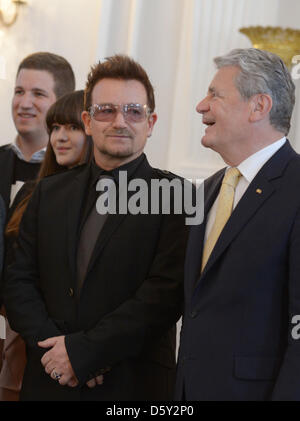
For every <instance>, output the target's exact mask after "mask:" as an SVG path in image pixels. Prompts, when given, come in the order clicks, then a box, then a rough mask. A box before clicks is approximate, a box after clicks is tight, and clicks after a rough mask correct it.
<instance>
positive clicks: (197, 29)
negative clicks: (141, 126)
mask: <svg viewBox="0 0 300 421" xmlns="http://www.w3.org/2000/svg"><path fill="white" fill-rule="evenodd" d="M28 3H29V5H28V6H26V7H24V8H23V9H22V12H21V14H20V16H19V18H18V21H17V23H16V24H15V25H14V26H13V27H11V28H9V29H7V30H5V34H4V37H3V39H2V42H1V37H0V56H3V57H4V58H5V60H6V76H7V77H6V80H1V79H0V98H1V99H0V116H1V125H0V143H2V144H4V143H7V142H10V141H12V139H13V138H14V136H15V130H14V127H13V123H12V121H11V115H10V102H11V96H12V91H13V85H14V77H15V71H16V68H17V65H18V63H19V62H20V60H21V59H22V58H23V57H24V56H26V55H27V54H29V53H32V52H35V51H51V52H55V53H58V54H61V55H63V56H64V57H66V58H67V59H68V60H69V61H70V62H71V64H72V65H73V68H74V70H75V74H76V78H77V88H78V89H81V88H83V87H84V81H85V78H86V75H87V73H88V70H89V67H90V65H91V64H93V63H94V62H95V61H96V60H98V59H102V58H103V57H106V56H108V55H112V54H114V53H127V54H130V55H132V56H133V57H134V58H135V59H137V60H138V61H139V62H140V63H141V64H142V65H143V66H144V67H145V68H146V70H147V72H148V74H149V75H150V78H151V80H152V82H153V85H154V87H155V90H156V100H157V112H158V115H159V119H158V123H157V125H156V128H155V131H154V135H153V136H152V138H151V139H149V141H148V145H147V147H146V152H147V155H148V157H149V159H150V161H151V163H152V164H153V165H154V166H158V167H163V168H167V169H171V170H172V171H175V172H178V173H180V174H182V175H184V176H187V177H194V178H195V177H200V178H201V177H206V176H208V175H210V174H212V173H213V172H214V171H216V170H217V169H218V168H220V167H222V166H223V163H222V160H221V159H220V158H219V157H218V155H217V154H215V153H214V152H212V151H210V150H207V149H205V148H203V147H202V146H201V142H200V140H201V136H202V134H203V131H204V130H203V127H202V123H201V117H200V116H199V115H198V114H197V113H196V111H195V106H196V104H197V102H198V101H199V100H200V99H201V98H202V97H203V96H204V95H205V93H206V90H207V86H208V84H209V82H210V80H211V78H212V77H213V74H214V67H213V62H212V59H213V57H215V56H216V55H220V54H223V53H226V52H228V51H229V50H230V49H232V48H238V47H241V48H243V47H249V46H251V44H250V41H249V40H248V39H247V38H246V37H245V36H244V35H242V34H240V33H239V32H238V29H239V28H240V27H242V26H249V25H264V26H266V25H280V26H284V27H286V26H291V27H295V28H297V27H298V22H297V20H299V19H298V17H299V16H300V2H299V0H285V1H283V0H263V1H262V0H51V1H45V0H28ZM0 29H1V28H0ZM0 77H1V72H0ZM299 84H300V82H299V81H296V85H297V91H299V89H300V88H299ZM298 93H299V95H298V96H299V97H300V92H298ZM298 102H299V101H298ZM299 118H300V107H299V106H298V105H297V107H296V109H295V113H294V118H293V123H294V124H293V129H292V131H291V136H290V138H291V140H292V143H293V144H294V145H295V147H296V149H298V150H299V151H300V123H298V120H299ZM297 123H298V124H297ZM233 124H234V121H233Z"/></svg>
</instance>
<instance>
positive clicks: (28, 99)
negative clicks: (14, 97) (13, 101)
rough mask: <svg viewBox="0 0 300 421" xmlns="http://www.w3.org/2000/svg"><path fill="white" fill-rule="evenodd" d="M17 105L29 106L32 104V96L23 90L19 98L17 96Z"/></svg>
mask: <svg viewBox="0 0 300 421" xmlns="http://www.w3.org/2000/svg"><path fill="white" fill-rule="evenodd" d="M19 106H20V107H21V108H26V109H28V108H31V107H32V106H33V100H32V96H31V94H30V93H29V92H25V93H24V94H23V95H22V96H21V97H20V98H19Z"/></svg>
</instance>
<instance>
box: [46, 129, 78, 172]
mask: <svg viewBox="0 0 300 421" xmlns="http://www.w3.org/2000/svg"><path fill="white" fill-rule="evenodd" d="M50 142H51V146H52V148H53V151H54V153H55V156H56V161H57V162H58V164H59V165H63V166H65V167H68V168H72V167H74V166H75V165H78V164H79V163H80V162H81V161H82V158H83V155H84V154H85V144H86V136H85V133H84V132H83V130H82V129H81V128H79V127H78V126H76V125H73V124H53V126H52V131H51V135H50Z"/></svg>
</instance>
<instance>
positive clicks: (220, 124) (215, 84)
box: [196, 66, 251, 162]
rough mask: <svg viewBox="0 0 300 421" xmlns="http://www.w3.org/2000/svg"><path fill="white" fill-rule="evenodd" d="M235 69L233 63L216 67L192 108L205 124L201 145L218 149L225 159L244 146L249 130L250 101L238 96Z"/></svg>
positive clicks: (236, 69)
mask: <svg viewBox="0 0 300 421" xmlns="http://www.w3.org/2000/svg"><path fill="white" fill-rule="evenodd" d="M239 72H240V70H239V68H238V67H233V66H228V67H222V68H221V69H220V70H218V72H217V73H216V75H215V77H214V79H213V80H212V82H211V84H210V87H209V90H208V94H207V96H206V97H205V98H204V99H203V100H202V101H201V102H200V103H199V104H198V105H197V108H196V110H197V112H198V113H200V114H202V116H203V123H204V124H206V125H207V126H208V127H207V129H206V130H205V134H204V136H203V138H202V144H203V146H205V147H207V148H211V149H213V150H215V151H216V152H218V153H219V154H220V155H221V156H222V157H223V159H224V160H225V161H226V157H227V156H228V155H231V154H232V151H234V150H235V149H236V148H237V149H238V148H243V147H244V145H245V143H246V142H247V140H248V137H250V136H249V134H250V133H251V127H250V120H249V118H250V114H251V107H250V101H247V100H244V99H243V98H242V97H241V95H240V93H239V91H238V89H237V88H236V86H235V83H234V81H235V78H236V76H237V74H238V73H239ZM226 162H227V161H226Z"/></svg>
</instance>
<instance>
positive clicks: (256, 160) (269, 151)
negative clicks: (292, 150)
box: [237, 136, 286, 183]
mask: <svg viewBox="0 0 300 421" xmlns="http://www.w3.org/2000/svg"><path fill="white" fill-rule="evenodd" d="M285 142H286V137H285V136H284V137H283V138H281V139H280V140H277V141H276V142H273V143H271V145H268V146H266V147H265V148H263V149H261V150H259V151H258V152H255V153H254V154H253V155H251V156H249V157H248V158H247V159H245V160H244V161H243V162H241V163H240V164H239V165H238V166H237V168H238V169H239V171H240V173H241V174H242V176H243V177H244V178H245V179H246V180H247V181H248V183H251V181H252V180H253V179H254V177H255V176H256V174H257V173H258V172H259V170H260V169H261V168H262V167H263V166H264V164H265V163H266V162H267V161H268V160H269V159H270V158H271V157H272V156H273V155H274V154H275V153H276V152H277V151H278V150H279V149H280V148H281V147H282V146H283V145H284V144H285Z"/></svg>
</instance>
